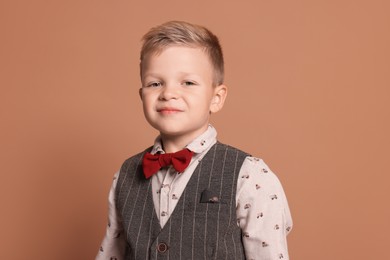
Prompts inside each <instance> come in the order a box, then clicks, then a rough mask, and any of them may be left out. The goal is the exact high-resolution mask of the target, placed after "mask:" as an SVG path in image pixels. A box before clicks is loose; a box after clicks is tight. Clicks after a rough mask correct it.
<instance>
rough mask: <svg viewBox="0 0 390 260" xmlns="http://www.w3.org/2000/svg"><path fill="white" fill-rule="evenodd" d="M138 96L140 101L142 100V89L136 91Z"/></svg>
mask: <svg viewBox="0 0 390 260" xmlns="http://www.w3.org/2000/svg"><path fill="white" fill-rule="evenodd" d="M138 94H139V97H140V98H141V100H142V88H140V89H139V90H138Z"/></svg>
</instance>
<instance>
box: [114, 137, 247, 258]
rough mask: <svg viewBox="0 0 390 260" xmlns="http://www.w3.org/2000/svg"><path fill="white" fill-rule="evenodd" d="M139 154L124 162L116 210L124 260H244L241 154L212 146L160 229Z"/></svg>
mask: <svg viewBox="0 0 390 260" xmlns="http://www.w3.org/2000/svg"><path fill="white" fill-rule="evenodd" d="M143 154H144V152H142V153H140V154H137V155H135V156H133V157H131V158H129V159H128V160H126V161H125V163H124V164H123V166H122V168H121V171H120V175H119V179H118V184H117V188H116V198H117V200H116V206H117V208H118V212H119V214H120V215H121V217H122V220H123V228H124V232H125V234H124V235H125V236H126V238H127V249H126V258H125V259H137V260H138V259H145V260H146V259H171V260H178V259H183V260H188V259H193V260H199V259H232V260H233V259H234V260H237V259H245V255H244V250H243V245H242V241H241V240H242V234H241V229H240V228H239V227H238V226H237V217H236V189H237V178H238V174H239V171H240V169H241V165H242V163H243V161H244V159H245V157H246V156H247V154H246V153H244V152H242V151H240V150H237V149H236V148H233V147H231V146H227V145H224V144H221V143H219V142H217V143H216V144H215V145H214V146H213V147H212V148H211V149H210V150H209V151H208V152H207V154H206V155H205V156H204V157H203V159H202V160H201V162H200V163H199V164H198V166H197V168H196V169H195V171H194V173H193V175H192V176H191V178H190V180H189V182H188V184H187V186H186V188H185V189H184V192H183V194H182V196H181V197H180V199H179V201H178V204H177V206H176V207H175V209H174V211H173V212H172V214H171V216H170V218H169V220H168V222H167V223H166V224H165V226H164V228H161V227H160V224H159V221H158V219H157V216H156V212H155V209H154V205H153V199H152V185H151V181H150V180H151V179H148V180H147V179H145V177H144V176H143V172H142V157H143Z"/></svg>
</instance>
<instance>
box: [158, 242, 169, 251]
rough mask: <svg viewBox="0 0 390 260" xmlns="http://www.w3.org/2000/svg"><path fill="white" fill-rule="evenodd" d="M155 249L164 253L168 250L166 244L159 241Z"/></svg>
mask: <svg viewBox="0 0 390 260" xmlns="http://www.w3.org/2000/svg"><path fill="white" fill-rule="evenodd" d="M157 251H158V252H160V253H165V252H166V251H168V245H167V244H165V243H164V242H161V243H159V244H158V245H157Z"/></svg>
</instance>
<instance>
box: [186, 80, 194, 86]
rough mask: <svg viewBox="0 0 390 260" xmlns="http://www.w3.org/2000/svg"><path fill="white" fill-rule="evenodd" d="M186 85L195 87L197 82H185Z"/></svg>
mask: <svg viewBox="0 0 390 260" xmlns="http://www.w3.org/2000/svg"><path fill="white" fill-rule="evenodd" d="M184 85H186V86H192V85H195V82H192V81H185V82H184Z"/></svg>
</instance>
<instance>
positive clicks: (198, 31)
mask: <svg viewBox="0 0 390 260" xmlns="http://www.w3.org/2000/svg"><path fill="white" fill-rule="evenodd" d="M142 42H143V44H142V48H141V63H140V72H141V77H142V73H143V66H144V64H143V63H144V62H145V60H146V59H147V58H148V56H149V55H154V54H159V53H160V52H162V51H163V50H164V49H165V48H167V47H170V46H175V45H176V46H177V45H179V46H186V47H195V48H201V49H203V51H204V52H205V53H206V55H208V56H209V58H210V61H211V64H212V66H213V67H214V77H213V78H214V80H213V81H214V82H213V84H214V85H216V86H218V85H221V84H222V83H223V78H224V62H223V54H222V48H221V45H220V44H219V40H218V38H217V36H215V35H214V34H213V33H212V32H210V31H209V30H208V29H207V28H205V27H203V26H200V25H195V24H190V23H187V22H182V21H170V22H166V23H164V24H161V25H159V26H157V27H154V28H152V29H150V31H149V32H147V33H146V34H145V35H144V37H143V38H142Z"/></svg>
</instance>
